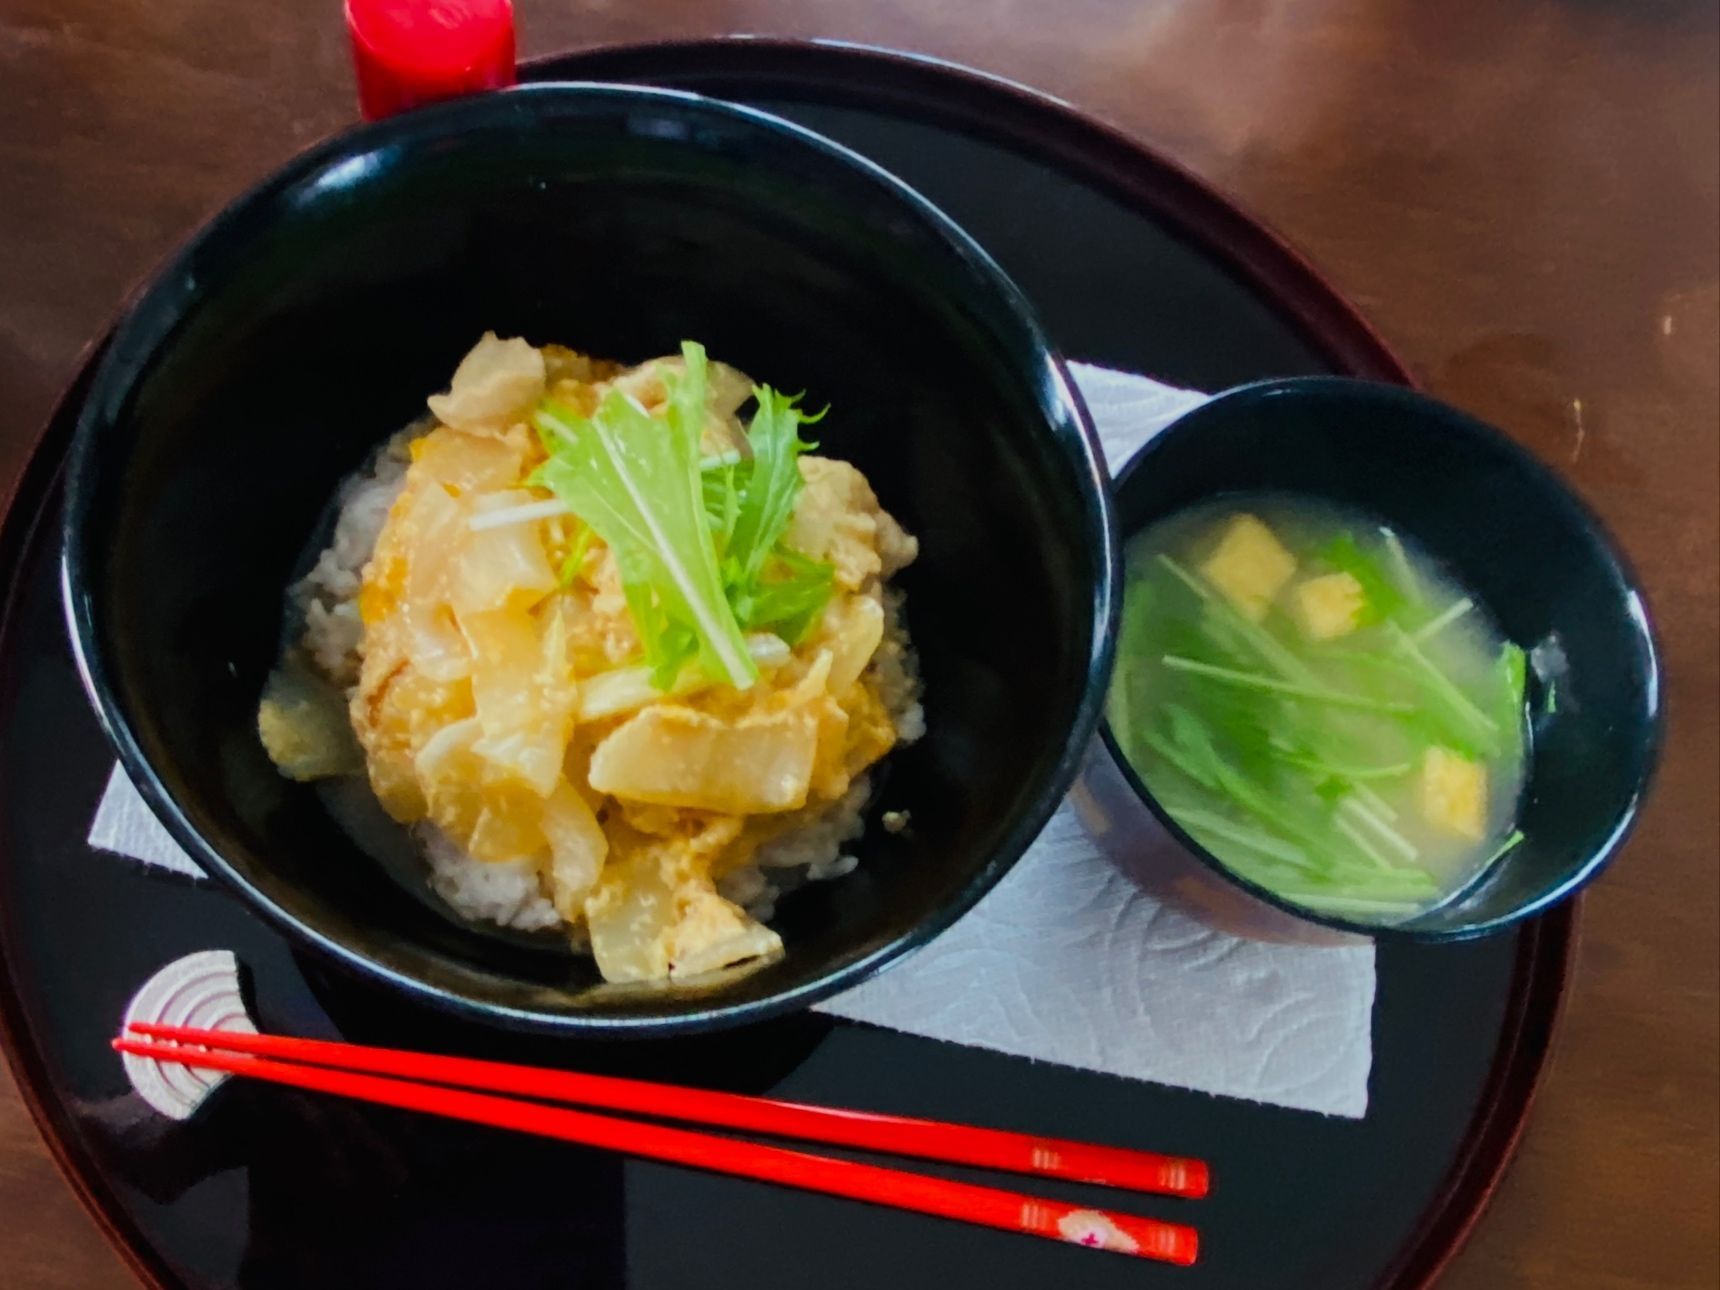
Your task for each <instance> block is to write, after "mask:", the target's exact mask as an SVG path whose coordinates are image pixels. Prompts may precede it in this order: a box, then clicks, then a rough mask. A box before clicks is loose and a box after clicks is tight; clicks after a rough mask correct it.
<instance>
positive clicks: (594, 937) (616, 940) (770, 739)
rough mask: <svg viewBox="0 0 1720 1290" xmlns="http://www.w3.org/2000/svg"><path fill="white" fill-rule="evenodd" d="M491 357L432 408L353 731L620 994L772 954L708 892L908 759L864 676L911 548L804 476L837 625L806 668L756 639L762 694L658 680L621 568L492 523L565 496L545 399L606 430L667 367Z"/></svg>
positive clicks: (727, 418)
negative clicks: (645, 656)
mask: <svg viewBox="0 0 1720 1290" xmlns="http://www.w3.org/2000/svg"><path fill="white" fill-rule="evenodd" d="M678 361H679V360H673V359H662V360H657V361H656V362H652V363H646V364H642V365H640V366H639V367H635V368H631V369H625V370H624V369H622V368H620V367H618V366H616V365H614V364H610V363H603V362H598V361H594V360H592V359H589V358H586V357H583V356H581V355H578V354H575V353H573V352H572V351H569V350H566V349H561V348H559V347H556V346H549V347H545V348H543V349H541V350H540V349H537V348H534V347H533V346H531V345H529V344H527V343H526V342H524V341H520V340H508V341H501V340H497V339H496V338H495V337H494V336H486V337H485V338H484V340H483V341H482V342H481V343H480V344H479V346H478V347H477V348H476V349H474V350H473V351H472V353H471V354H469V355H468V356H467V358H466V360H465V361H464V362H463V363H462V364H461V366H460V368H459V370H458V372H456V374H455V377H454V381H453V385H452V388H451V389H450V390H449V392H448V393H447V394H445V395H439V396H437V397H435V398H432V399H431V400H430V408H431V411H432V412H433V414H434V415H435V417H436V425H435V427H434V428H433V429H431V430H430V431H429V432H428V433H427V434H425V435H424V436H423V437H421V438H419V439H417V440H416V441H415V442H414V443H413V445H412V450H411V451H412V461H411V465H410V468H409V469H408V471H407V475H406V482H405V487H404V490H403V491H402V492H401V494H400V496H399V498H398V500H397V501H396V502H395V503H394V505H393V508H392V509H391V510H390V512H389V516H388V520H387V523H386V525H385V527H384V528H383V530H382V533H381V536H380V538H379V540H378V543H377V546H376V549H375V552H374V555H373V556H372V558H371V561H370V563H369V564H368V566H367V567H366V568H365V571H364V575H363V583H362V587H361V589H360V591H359V598H358V606H359V613H360V617H361V619H362V622H363V642H362V646H361V654H362V667H361V671H360V675H359V680H358V684H357V687H356V688H355V689H354V690H353V691H352V693H351V695H350V713H351V719H352V727H353V731H354V732H355V733H356V735H357V738H358V742H359V744H360V746H361V747H362V749H363V753H364V760H365V765H366V768H367V770H368V773H369V777H370V782H371V785H372V787H373V788H374V790H375V792H376V795H377V797H378V798H379V799H380V801H381V802H382V805H383V806H384V807H385V808H386V809H387V811H388V812H389V814H390V815H392V816H393V817H394V818H395V819H396V820H399V821H401V822H403V823H413V822H417V821H429V822H431V823H433V824H434V825H435V826H436V827H437V828H439V829H441V830H442V831H443V832H444V833H445V834H447V835H448V836H449V837H450V838H451V839H452V840H453V841H454V842H456V843H457V844H459V845H460V846H461V847H463V848H465V849H466V850H467V851H468V852H470V853H471V854H472V855H473V856H475V857H476V858H478V859H479V860H484V861H516V860H519V859H522V858H529V859H532V860H534V861H535V862H537V864H538V865H539V868H540V873H541V875H542V879H543V883H544V886H545V889H546V891H547V893H548V894H549V895H550V897H551V898H552V900H553V902H554V904H555V907H556V910H557V912H559V913H560V915H561V916H562V918H563V919H565V920H566V922H567V923H568V924H569V925H570V927H579V926H584V927H585V928H586V929H587V930H588V931H589V936H590V943H591V948H592V951H593V953H594V954H595V956H596V958H597V962H598V966H599V968H600V970H601V971H602V973H603V975H604V977H605V978H607V979H609V980H612V981H639V980H653V979H662V978H666V977H680V976H686V975H691V974H695V973H699V972H704V971H709V970H712V969H715V968H719V967H723V966H726V965H729V964H733V963H736V962H739V961H742V960H745V959H750V958H756V957H759V956H768V955H770V954H773V953H776V952H778V951H779V950H780V942H779V941H778V940H777V937H776V934H775V933H774V932H772V931H770V930H769V929H768V928H766V927H764V926H762V925H760V924H759V923H757V922H755V921H754V920H753V919H752V918H750V917H749V916H748V915H747V914H746V913H745V912H744V911H742V910H741V909H739V908H738V907H736V906H735V905H733V904H731V903H730V902H729V901H727V900H725V899H723V898H722V897H721V896H720V895H719V894H718V893H717V890H716V887H715V885H714V882H715V879H717V878H719V877H721V876H722V875H723V874H724V873H726V872H728V871H729V870H730V869H732V868H735V867H736V866H739V865H742V864H744V863H746V862H747V861H748V860H749V859H750V858H751V856H752V855H753V853H754V852H755V851H756V850H757V849H758V848H759V847H760V846H761V845H762V844H764V843H765V842H767V841H770V840H771V839H774V838H777V837H779V836H781V835H783V834H784V833H786V832H788V831H789V830H792V829H794V828H796V827H797V826H798V825H801V824H804V823H806V822H808V821H809V820H811V819H812V818H814V817H816V816H817V815H818V814H819V813H820V812H821V811H822V810H824V809H825V808H826V807H827V806H828V805H829V804H830V803H833V802H835V801H837V800H838V799H840V798H841V797H842V796H843V794H844V793H846V792H847V790H848V788H849V785H850V784H851V782H852V781H853V779H854V777H855V776H856V775H858V774H860V773H861V772H862V771H864V770H865V769H866V768H867V767H868V766H870V765H871V764H872V763H874V762H876V761H877V760H878V759H879V758H880V757H882V756H883V755H884V754H885V753H886V752H888V751H889V750H890V748H891V747H892V745H893V744H894V743H895V742H896V739H897V732H896V727H895V725H894V723H893V720H892V717H891V714H890V711H889V708H888V705H887V703H886V701H885V699H884V698H883V697H881V695H880V693H879V682H878V680H877V678H876V676H875V675H874V673H873V671H871V670H869V668H868V664H869V663H871V662H872V660H873V657H874V654H875V653H877V651H878V648H879V645H880V643H881V641H882V640H883V639H884V635H885V631H886V622H887V618H888V611H887V607H886V601H885V596H884V582H885V580H886V579H888V578H889V577H890V576H891V575H892V574H893V573H895V572H896V571H897V570H898V569H900V568H902V567H903V566H904V565H905V564H907V563H908V562H909V561H910V560H912V559H913V558H914V555H915V553H916V544H915V541H914V539H913V538H912V537H910V536H908V535H907V534H906V533H905V532H903V530H902V529H901V527H900V526H899V525H898V524H897V523H896V521H895V520H893V519H892V518H891V517H890V516H889V515H888V514H887V513H886V512H885V511H884V510H883V509H882V508H881V507H880V506H879V504H878V499H877V497H876V496H875V495H874V494H873V491H872V489H871V487H870V485H868V483H867V482H866V479H865V477H864V476H863V475H862V474H861V473H860V472H859V471H858V470H856V469H855V468H854V467H853V466H851V465H848V464H847V463H845V462H841V461H835V460H830V459H827V458H821V457H817V456H810V455H808V456H803V457H801V458H800V461H799V463H798V464H799V467H800V471H801V476H802V478H803V480H804V488H803V489H802V491H801V493H800V495H799V497H798V499H797V503H796V506H795V510H794V514H793V518H792V520H791V521H790V526H789V530H788V536H787V542H788V544H789V545H791V546H792V547H793V548H794V549H795V550H797V551H798V552H800V553H802V554H804V555H806V556H808V557H811V558H813V559H817V560H821V561H826V562H828V563H829V564H830V565H831V566H832V567H833V569H834V593H833V595H832V597H831V600H830V603H829V605H828V607H827V608H826V609H825V611H824V613H823V616H822V619H821V621H819V622H818V623H817V625H815V626H814V627H813V628H812V629H811V630H810V631H809V632H808V634H807V635H806V637H805V638H804V639H803V640H801V641H800V642H799V643H797V644H795V645H794V646H793V647H792V648H790V647H789V646H788V645H787V644H786V643H785V642H783V641H782V640H780V639H778V638H776V637H773V636H766V635H762V634H759V635H755V636H753V637H749V638H748V641H747V644H748V647H749V650H750V652H751V653H752V656H753V658H754V660H755V661H756V662H757V664H758V666H759V672H760V676H759V680H758V682H757V683H756V684H754V685H753V686H751V687H750V688H749V689H747V690H745V691H737V690H735V689H733V688H731V687H727V686H715V685H711V684H709V683H708V682H706V681H704V680H703V678H702V675H692V676H689V675H687V674H683V677H682V680H681V681H679V682H677V683H676V684H675V685H674V686H672V687H671V688H670V689H669V690H668V691H667V692H665V691H663V690H659V689H657V688H655V687H654V686H653V685H652V684H651V679H650V676H649V673H648V672H647V671H646V669H645V668H644V667H643V666H642V665H641V664H640V662H639V656H640V642H639V639H638V636H637V633H636V630H635V625H634V622H633V620H632V618H631V617H630V616H629V612H628V606H627V600H626V597H625V595H624V593H623V590H622V585H621V577H620V573H619V571H618V570H617V568H616V561H615V559H614V557H613V555H612V553H611V552H610V551H609V549H608V548H607V547H605V545H604V544H603V542H602V541H601V540H594V539H593V538H592V537H591V535H590V534H589V532H588V531H587V532H583V533H582V532H581V529H582V527H583V526H581V525H579V523H578V521H577V520H576V519H575V518H574V517H571V516H567V515H551V516H548V517H545V518H538V519H531V520H526V521H522V522H509V523H505V524H497V525H495V526H492V527H482V526H474V524H473V521H474V519H477V518H479V517H481V516H483V515H484V514H485V513H486V512H491V511H504V510H506V511H510V512H517V511H518V510H519V509H520V508H521V507H522V506H525V505H527V504H530V503H533V502H541V501H543V500H544V499H545V498H547V497H548V494H547V493H545V492H542V491H540V490H534V489H531V488H529V487H527V486H526V484H525V483H524V482H523V481H525V480H526V479H527V477H528V476H529V475H530V473H531V472H532V470H533V468H534V467H535V466H537V465H538V464H539V463H540V462H541V461H542V460H543V459H544V451H543V448H542V447H541V445H540V444H539V441H538V436H537V435H536V433H534V431H533V430H532V429H531V427H530V426H529V424H528V418H529V417H530V416H531V413H532V410H533V409H534V408H535V407H536V406H537V404H538V403H539V401H540V400H541V399H542V398H543V397H544V396H545V395H546V394H548V395H550V396H551V397H553V398H554V399H555V400H557V401H558V402H560V403H562V404H564V405H567V406H569V407H571V408H573V409H575V410H577V411H579V412H581V413H583V414H589V413H590V412H591V410H592V409H594V408H596V407H597V406H598V404H599V401H600V400H601V399H602V398H603V397H604V395H605V394H606V393H607V391H608V390H609V389H610V388H612V387H620V388H623V389H626V390H627V391H628V392H629V393H630V394H632V395H633V397H635V398H636V399H637V400H638V401H639V402H640V403H641V404H642V405H643V406H644V407H645V408H646V409H647V410H649V411H653V412H659V411H660V410H661V408H662V405H663V402H664V400H665V398H666V392H665V389H664V383H663V380H662V371H663V369H664V368H665V367H672V366H673V364H674V363H676V362H678ZM710 387H711V397H710V412H711V423H710V427H709V429H708V430H707V445H708V447H709V448H710V449H711V450H714V451H722V450H725V449H732V448H734V447H735V446H736V445H738V444H741V443H744V437H743V435H742V432H741V430H740V427H739V424H738V422H737V421H736V420H735V412H736V410H737V409H738V408H739V407H740V406H741V404H742V403H743V402H744V401H745V399H746V398H747V397H748V395H749V393H750V388H751V387H750V382H748V381H747V380H746V379H745V378H744V377H742V376H741V375H740V374H739V373H736V372H734V371H733V370H732V369H726V368H722V367H721V366H720V365H717V364H713V365H712V368H711V379H710Z"/></svg>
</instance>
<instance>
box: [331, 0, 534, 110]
mask: <svg viewBox="0 0 1720 1290" xmlns="http://www.w3.org/2000/svg"><path fill="white" fill-rule="evenodd" d="M346 31H347V35H348V36H350V37H351V38H352V62H353V68H354V70H356V71H357V73H358V106H359V110H360V111H361V112H363V113H364V116H365V119H366V120H369V121H374V120H376V119H377V118H379V117H385V116H391V115H393V114H394V113H396V112H401V111H404V110H405V109H407V108H410V107H417V106H418V105H419V104H421V103H433V102H435V101H436V100H437V99H448V98H455V97H457V96H459V95H461V94H472V93H475V92H477V91H479V90H493V89H500V88H501V87H502V86H504V85H512V84H513V83H514V6H513V3H512V0H346Z"/></svg>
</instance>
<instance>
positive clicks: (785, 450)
mask: <svg viewBox="0 0 1720 1290" xmlns="http://www.w3.org/2000/svg"><path fill="white" fill-rule="evenodd" d="M681 355H682V358H683V360H684V363H685V370H684V371H681V372H665V373H664V374H663V379H664V385H665V387H666V388H667V391H668V401H667V404H666V406H665V407H664V409H663V411H662V414H661V415H660V416H652V415H651V414H650V413H649V412H647V411H646V410H645V409H644V408H643V407H641V406H640V405H639V404H638V403H637V402H636V401H634V400H633V399H631V398H629V397H628V396H627V395H625V394H622V393H619V392H614V391H612V392H611V393H610V394H609V395H608V396H607V397H605V399H604V400H603V403H602V404H601V405H600V406H599V407H598V409H597V411H596V413H595V414H594V415H593V416H591V417H590V418H589V419H587V418H584V417H581V416H579V415H578V414H577V413H575V412H573V411H571V410H570V409H568V408H566V407H564V406H562V405H560V404H557V403H555V402H553V401H547V400H546V401H545V403H544V404H543V405H542V407H540V408H539V409H538V412H537V415H536V417H535V418H534V423H535V425H536V427H537V430H538V434H539V436H540V437H541V438H542V440H543V444H544V447H545V449H546V451H547V452H548V453H549V460H548V461H546V462H545V463H544V464H543V465H542V466H540V467H539V468H538V470H537V471H536V472H535V473H534V475H533V476H532V482H533V483H534V484H537V485H539V486H540V487H544V488H547V489H549V490H550V491H551V492H553V493H554V494H555V495H556V497H557V498H558V499H559V500H560V501H562V502H563V503H564V504H566V506H567V507H568V509H569V510H571V511H572V512H573V513H574V514H575V515H577V516H578V517H579V518H580V520H581V521H582V522H583V523H582V526H581V529H580V531H579V536H578V537H577V538H576V540H575V543H574V546H573V549H572V550H571V551H570V552H569V554H568V558H567V560H566V561H564V562H563V565H562V569H561V578H562V585H563V586H566V585H569V584H570V583H571V582H572V580H573V577H574V576H575V575H576V574H577V573H578V570H579V567H580V564H581V562H582V561H583V560H584V557H585V553H586V550H587V549H588V547H589V545H590V542H591V538H592V535H593V533H595V534H596V536H598V537H601V538H602V539H603V540H604V542H605V543H607V544H608V546H609V547H610V549H611V550H612V551H613V552H614V554H615V560H616V564H617V567H618V568H619V570H620V573H621V585H622V590H623V591H624V592H625V594H626V597H627V608H628V612H629V614H630V615H631V617H632V619H633V624H634V627H635V629H636V630H637V631H638V634H639V639H640V642H641V644H642V645H643V647H644V651H645V662H646V664H647V666H649V668H650V670H651V677H652V683H653V684H654V685H656V686H657V688H658V689H664V690H666V689H668V688H670V687H671V686H673V685H674V684H675V682H676V679H677V678H678V677H679V676H680V675H681V671H682V669H683V667H685V665H686V664H687V663H689V662H691V661H693V660H695V659H696V660H698V662H699V663H700V665H701V666H702V667H703V669H704V671H705V673H706V674H707V675H708V676H709V677H710V678H711V679H712V680H714V681H718V682H726V683H728V684H730V685H733V686H735V687H736V688H737V689H745V688H746V687H747V686H749V685H751V684H752V683H753V681H754V680H756V679H757V677H758V668H757V666H756V664H755V663H754V661H753V659H752V657H751V656H750V654H749V653H748V651H747V648H746V643H745V641H744V639H743V637H742V633H743V632H745V631H768V632H772V633H774V634H776V635H777V636H780V637H781V638H782V639H783V640H785V641H787V642H788V643H789V644H791V645H793V644H796V643H798V642H799V641H800V640H801V639H802V638H804V637H805V635H806V634H807V632H808V631H810V630H811V628H812V627H813V625H814V624H816V623H817V621H818V619H819V615H820V614H821V613H822V612H823V610H824V606H825V605H826V604H828V603H829V600H830V596H831V594H832V592H833V590H834V586H835V582H834V570H833V569H832V568H831V566H829V565H828V564H823V563H820V562H818V561H815V560H811V559H808V558H807V557H806V556H804V555H802V554H801V553H799V552H797V551H794V550H792V549H790V548H789V547H788V546H787V545H786V544H785V542H784V534H785V533H786V532H787V529H788V524H789V520H790V519H791V518H792V516H793V514H794V505H795V501H796V499H797V498H798V497H799V496H800V491H801V488H802V480H801V476H800V467H799V465H798V459H799V457H800V454H801V453H803V452H805V451H807V450H808V449H810V448H812V447H813V446H814V445H812V444H809V443H807V442H805V441H804V440H802V439H801V437H800V433H799V432H800V427H801V426H803V425H807V424H810V423H811V422H814V421H816V420H818V419H819V418H820V417H822V416H823V413H819V414H818V416H817V417H809V416H807V415H806V414H805V413H803V412H802V411H801V410H800V408H799V400H798V398H791V397H788V396H785V395H782V394H780V393H778V392H777V391H775V390H773V389H771V388H770V387H769V386H758V387H755V388H754V390H753V396H754V398H755V399H756V400H757V402H758V412H757V413H756V415H755V416H754V417H753V420H752V425H751V427H750V429H749V430H748V433H747V439H748V442H749V445H750V447H751V455H750V457H749V456H746V455H743V454H742V453H740V452H738V451H737V452H723V453H718V454H714V455H712V456H708V457H707V456H703V455H702V450H701V439H702V437H703V434H704V426H705V420H706V405H707V398H708V381H707V376H706V372H707V367H706V361H705V351H704V348H703V346H701V345H698V344H697V343H695V342H693V341H686V342H683V343H682V346H681Z"/></svg>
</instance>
